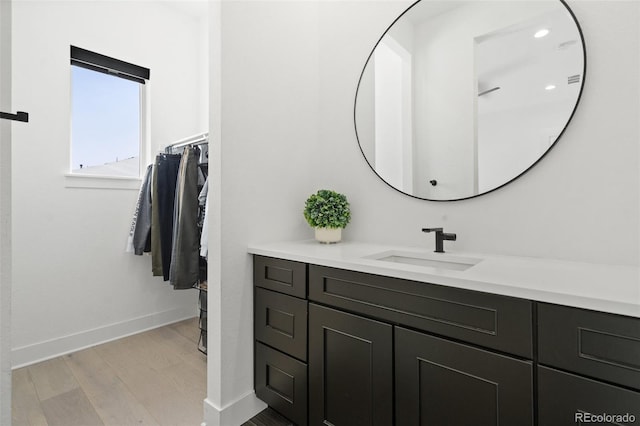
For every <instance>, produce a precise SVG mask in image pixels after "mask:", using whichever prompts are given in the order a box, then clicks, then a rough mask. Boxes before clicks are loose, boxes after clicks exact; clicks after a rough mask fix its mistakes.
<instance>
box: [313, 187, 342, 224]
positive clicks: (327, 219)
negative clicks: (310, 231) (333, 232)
mask: <svg viewBox="0 0 640 426" xmlns="http://www.w3.org/2000/svg"><path fill="white" fill-rule="evenodd" d="M304 218H305V219H307V222H308V223H309V225H311V226H312V227H314V228H344V227H345V226H347V224H348V223H349V220H351V210H349V202H348V201H347V197H345V196H344V195H342V194H338V193H337V192H335V191H331V190H328V189H321V190H319V191H318V192H317V193H316V194H312V195H311V196H310V197H309V198H308V199H307V201H306V203H305V204H304Z"/></svg>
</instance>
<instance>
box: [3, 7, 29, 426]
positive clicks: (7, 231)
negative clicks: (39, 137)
mask: <svg viewBox="0 0 640 426" xmlns="http://www.w3.org/2000/svg"><path fill="white" fill-rule="evenodd" d="M0 111H3V112H14V111H13V110H12V103H11V2H7V1H1V2H0ZM21 124H23V123H18V125H21ZM11 126H12V124H11V121H8V120H0V424H3V425H8V424H10V423H11V275H12V274H11Z"/></svg>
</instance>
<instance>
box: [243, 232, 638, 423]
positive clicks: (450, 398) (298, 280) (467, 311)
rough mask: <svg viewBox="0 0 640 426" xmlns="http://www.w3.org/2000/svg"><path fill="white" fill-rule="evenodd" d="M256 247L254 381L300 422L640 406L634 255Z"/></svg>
mask: <svg viewBox="0 0 640 426" xmlns="http://www.w3.org/2000/svg"><path fill="white" fill-rule="evenodd" d="M249 251H250V252H251V253H253V254H254V283H255V339H256V343H255V390H256V394H257V396H258V397H259V398H261V399H263V400H264V401H265V402H267V403H268V404H269V405H270V406H271V407H273V408H274V409H276V410H277V411H279V412H280V413H282V414H283V415H285V416H286V417H288V418H289V419H291V420H292V421H293V422H295V423H296V424H298V425H306V424H310V425H319V424H331V425H336V426H339V425H349V426H353V425H381V426H388V425H393V424H395V425H403V426H404V425H419V424H423V425H426V424H429V425H431V424H435V425H445V424H446V425H449V424H451V425H454V424H455V425H465V424H482V425H491V424H496V425H497V424H503V425H514V424H517V425H526V424H529V425H535V424H538V425H565V424H566V425H574V424H576V423H577V421H576V419H578V420H580V418H579V417H576V416H580V415H582V416H587V415H589V414H592V415H612V416H615V415H625V414H628V415H629V416H635V418H636V420H637V421H640V287H639V285H638V275H637V273H638V269H637V268H631V267H629V268H627V267H602V266H595V265H588V264H582V263H574V262H560V261H544V260H538V259H527V258H517V257H508V256H504V257H498V256H495V257H487V256H474V255H467V254H465V255H456V254H454V255H451V254H449V255H446V256H448V257H440V258H438V257H437V256H438V255H439V254H435V255H434V254H429V252H428V250H422V251H421V250H419V249H415V250H413V251H411V250H407V249H405V248H402V249H400V248H398V249H389V248H388V247H380V246H374V245H367V244H356V243H343V244H341V245H339V246H321V245H319V244H317V243H315V242H311V241H309V242H298V243H282V244H271V245H260V246H258V245H256V246H252V247H251V248H250V250H249ZM390 253H391V254H390ZM399 254H402V255H403V256H402V257H403V258H410V259H412V260H410V262H411V263H402V262H399V261H398V257H400V256H399ZM410 254H413V256H412V257H411V256H410ZM387 255H388V256H387ZM391 257H394V258H395V259H392V260H386V259H389V258H391ZM415 259H418V260H419V259H424V260H425V261H426V262H424V264H422V263H420V262H418V261H415ZM434 259H435V260H434ZM438 259H446V260H444V261H441V260H438ZM455 260H459V262H458V263H464V262H467V263H469V262H470V263H469V264H470V265H471V266H468V267H465V268H463V269H464V270H456V269H452V268H457V269H460V268H458V266H455V265H453V266H452V265H448V264H447V262H452V263H456V262H455ZM433 262H435V263H433ZM425 265H430V266H425ZM434 265H435V266H434ZM518 271H519V272H520V273H521V274H523V275H521V276H520V278H519V279H518V278H517V276H518ZM607 277H608V279H606V280H605V278H607ZM537 280H541V282H540V283H539V284H538V285H535V282H536V281H537ZM509 281H511V284H509V283H508V282H509ZM569 281H571V282H569ZM563 283H564V284H563ZM587 413H589V414H587ZM629 416H627V418H629ZM607 419H608V420H611V421H609V422H608V423H614V424H616V423H615V421H616V420H618V423H619V424H625V423H624V422H623V421H619V420H620V418H612V417H610V418H607Z"/></svg>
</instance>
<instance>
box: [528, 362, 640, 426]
mask: <svg viewBox="0 0 640 426" xmlns="http://www.w3.org/2000/svg"><path fill="white" fill-rule="evenodd" d="M603 414H604V415H611V416H614V415H619V416H625V415H626V417H627V418H626V419H624V418H619V419H616V418H610V419H604V420H605V421H604V422H598V423H595V424H598V425H601V424H607V425H613V424H615V425H626V424H634V423H635V421H631V422H630V421H629V420H630V419H629V418H631V419H634V418H635V420H637V419H640V393H638V392H634V391H631V390H629V389H624V388H620V387H617V386H614V385H609V384H606V383H601V382H598V381H596V380H591V379H587V378H584V377H580V376H576V375H573V374H570V373H564V372H562V371H557V370H554V369H552V368H546V367H543V366H540V367H538V424H539V425H554V426H556V425H557V426H574V425H576V424H578V425H584V424H590V423H594V422H592V421H591V422H590V421H585V420H587V419H585V417H586V416H587V415H594V416H599V415H603Z"/></svg>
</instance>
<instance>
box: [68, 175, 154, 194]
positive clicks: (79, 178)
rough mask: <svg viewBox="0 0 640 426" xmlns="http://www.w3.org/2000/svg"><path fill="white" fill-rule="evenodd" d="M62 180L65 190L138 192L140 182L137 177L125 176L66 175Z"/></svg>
mask: <svg viewBox="0 0 640 426" xmlns="http://www.w3.org/2000/svg"><path fill="white" fill-rule="evenodd" d="M64 176H65V179H64V181H65V182H64V187H65V188H92V189H124V190H131V191H138V190H139V189H140V185H141V182H142V179H141V178H138V177H126V176H100V175H81V174H76V173H66V174H65V175H64Z"/></svg>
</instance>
